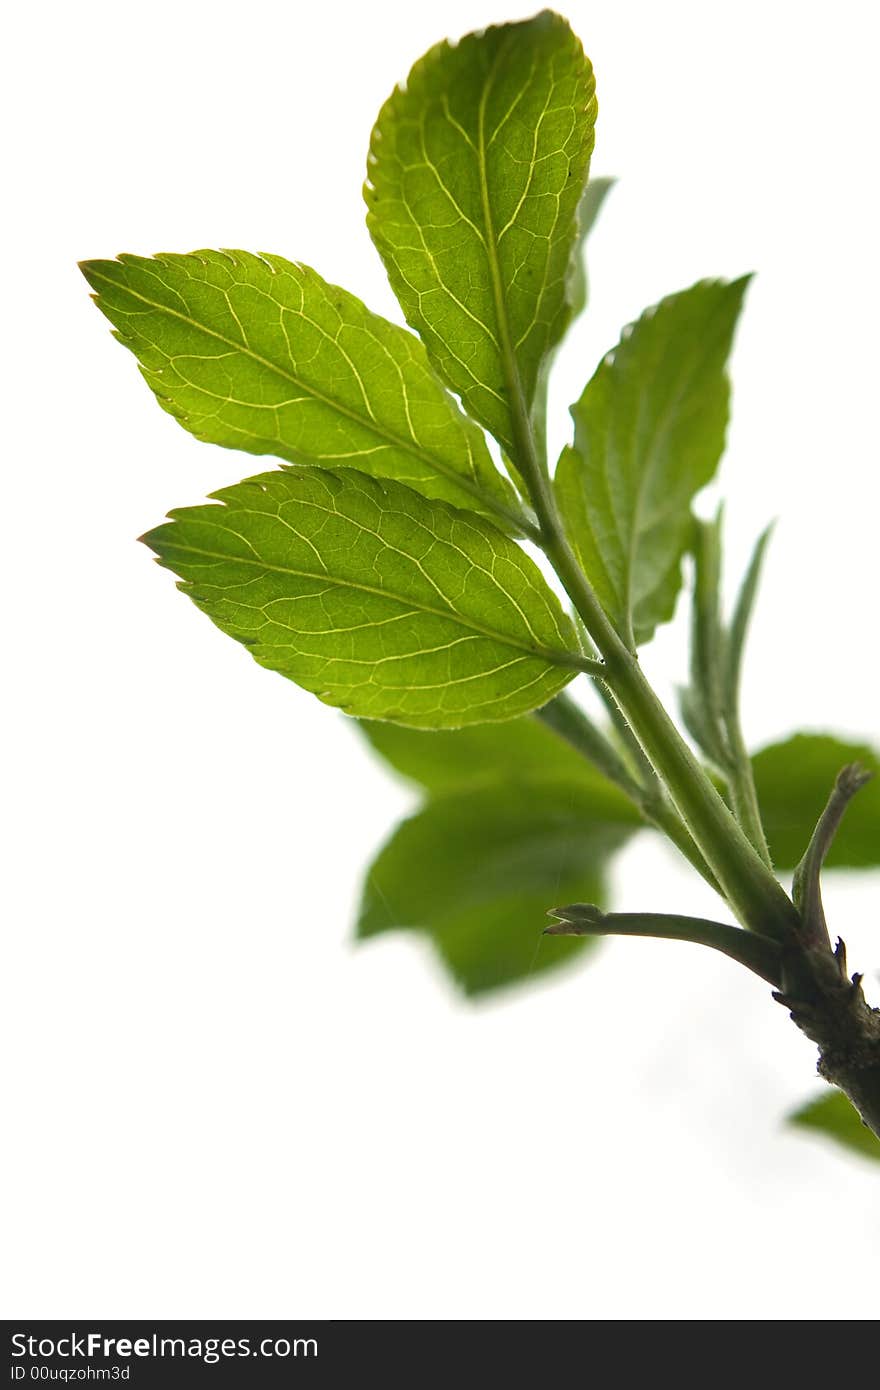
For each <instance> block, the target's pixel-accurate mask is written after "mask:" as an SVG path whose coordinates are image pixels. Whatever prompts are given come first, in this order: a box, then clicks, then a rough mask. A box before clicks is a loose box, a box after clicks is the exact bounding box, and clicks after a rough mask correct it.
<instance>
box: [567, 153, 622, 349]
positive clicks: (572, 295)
mask: <svg viewBox="0 0 880 1390" xmlns="http://www.w3.org/2000/svg"><path fill="white" fill-rule="evenodd" d="M613 187H614V179H590V181H589V183H588V184H587V186H586V188H585V189H584V194H583V197H582V198H581V201H580V206H579V208H578V235H577V242H576V244H575V248H574V253H573V255H572V260H571V267H570V269H569V278H568V303H569V313H570V316H571V317H570V319H569V322H572V321H573V320H574V319H576V318H577V317H578V315H579V314H582V313H583V312H584V309H586V307H587V299H588V295H589V281H588V279H587V258H586V254H585V251H586V243H587V237H588V236H589V235H590V232H591V231H592V230H593V228H594V226H595V225H596V219H597V218H598V216H599V213H600V212H601V211H602V205H603V203H604V202H605V199H606V198H607V197H608V194H609V193H610V192H611V189H612V188H613Z"/></svg>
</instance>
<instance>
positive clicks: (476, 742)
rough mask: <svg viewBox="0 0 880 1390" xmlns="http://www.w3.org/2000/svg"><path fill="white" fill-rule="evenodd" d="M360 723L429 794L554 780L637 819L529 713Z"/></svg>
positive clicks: (625, 803)
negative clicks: (497, 718)
mask: <svg viewBox="0 0 880 1390" xmlns="http://www.w3.org/2000/svg"><path fill="white" fill-rule="evenodd" d="M360 727H361V729H362V730H363V732H364V733H365V734H366V736H367V738H368V739H369V741H370V743H371V744H372V746H373V747H374V748H375V750H376V752H377V753H379V754H380V755H381V757H383V758H384V759H385V761H386V762H387V763H390V764H391V766H392V767H393V768H394V769H395V771H396V772H399V773H400V774H401V775H402V776H403V777H407V778H409V779H410V781H413V782H418V783H419V784H420V785H421V786H423V787H425V788H426V789H427V790H428V791H430V792H445V791H454V790H460V789H463V788H464V787H468V786H474V785H479V784H481V783H486V782H497V781H499V780H503V781H517V780H528V779H533V778H535V777H537V778H558V779H560V780H562V781H567V782H573V783H576V784H578V785H583V786H586V787H592V788H594V789H595V791H596V794H597V796H599V797H601V799H602V801H603V804H605V805H609V806H614V807H615V819H618V820H626V819H627V818H629V819H631V820H632V821H633V823H637V822H638V819H639V818H638V815H637V813H636V811H635V809H634V808H633V807H632V805H631V803H630V802H629V801H628V800H627V798H626V797H625V796H624V795H623V794H622V793H621V792H618V791H617V789H616V788H615V787H613V786H612V785H611V783H610V782H608V780H607V779H606V778H605V777H603V776H602V774H601V773H599V772H597V771H596V770H595V769H594V768H593V767H591V766H590V764H589V763H588V762H587V761H586V759H585V758H583V757H581V755H580V754H579V753H577V752H575V750H574V749H573V748H572V747H571V745H570V744H569V743H567V742H566V740H565V739H563V738H561V737H560V736H559V734H557V733H555V732H554V730H553V729H551V728H548V727H547V725H546V724H544V723H542V722H541V721H540V720H539V719H536V718H533V717H532V716H531V715H525V716H523V717H522V718H520V719H510V720H507V721H506V722H504V723H501V724H478V725H474V726H472V727H471V728H469V729H455V730H449V731H432V732H428V731H426V730H422V729H405V728H403V727H402V726H401V725H399V724H390V723H387V722H384V721H383V722H379V721H375V720H361V722H360Z"/></svg>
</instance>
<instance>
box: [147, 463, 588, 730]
mask: <svg viewBox="0 0 880 1390" xmlns="http://www.w3.org/2000/svg"><path fill="white" fill-rule="evenodd" d="M214 497H215V498H216V501H215V502H214V503H213V504H207V505H203V506H198V507H185V508H182V509H180V510H177V511H174V512H172V513H170V519H169V521H168V522H167V523H165V524H164V525H162V526H159V527H157V528H156V530H154V531H152V532H151V533H150V534H149V535H148V536H146V537H145V538H144V539H145V541H146V543H147V544H148V545H149V546H151V547H152V549H153V550H154V551H155V552H156V554H157V555H158V556H159V559H160V561H161V563H162V564H163V565H165V566H166V567H167V568H168V569H172V570H174V572H175V573H176V574H178V575H179V576H180V578H181V580H182V581H183V583H182V584H181V586H180V587H181V588H182V589H183V590H184V592H185V593H188V594H189V596H190V597H191V598H192V599H193V600H194V601H195V603H197V604H198V606H199V607H200V608H201V609H203V611H204V612H206V613H207V614H208V616H209V617H210V618H212V619H213V621H214V622H215V623H216V624H217V626H218V627H220V628H222V629H223V631H224V632H227V633H229V634H230V636H232V637H235V638H237V639H238V640H239V641H240V642H244V643H246V644H247V646H248V647H249V648H250V651H251V653H252V655H253V656H254V657H255V658H256V660H257V661H258V662H259V663H260V664H261V665H263V666H267V667H269V668H270V669H271V670H274V671H280V672H281V673H282V674H283V675H285V676H288V677H289V678H290V679H291V680H294V681H296V682H297V684H299V685H302V686H304V687H305V688H306V689H307V690H311V691H314V693H315V694H316V695H318V696H319V697H320V698H321V699H322V700H325V701H326V702H327V703H328V704H332V705H339V706H341V707H342V708H343V709H345V710H346V711H347V712H348V713H350V714H355V715H361V716H366V717H368V718H377V719H395V720H398V721H399V722H401V723H403V724H411V725H415V726H419V727H423V728H454V727H457V726H459V725H462V724H470V723H478V722H481V721H483V720H494V719H508V718H512V717H513V716H515V715H517V714H522V713H524V712H526V711H527V710H530V709H535V708H537V707H538V706H539V705H542V704H544V703H545V702H546V701H547V700H549V699H550V698H551V696H553V695H555V694H556V692H557V691H558V690H560V689H561V688H562V686H564V685H565V684H566V683H567V682H568V681H569V680H570V679H571V677H572V675H573V674H574V673H575V669H576V666H577V662H578V657H577V651H578V644H577V638H576V634H575V631H574V628H573V626H572V624H571V622H570V620H569V619H568V617H567V616H566V615H565V614H564V613H563V611H562V608H561V606H560V604H559V602H558V600H557V599H556V597H555V596H554V594H553V593H552V592H551V591H550V589H549V588H548V587H547V585H546V583H545V581H544V579H543V578H542V576H541V574H540V572H539V571H538V569H537V567H536V566H535V564H534V563H533V561H532V560H530V559H529V557H528V556H527V555H525V554H524V552H523V551H522V550H520V548H519V546H517V545H516V544H515V543H514V542H513V541H511V540H509V539H508V537H506V536H504V535H503V534H502V533H501V532H500V531H498V530H496V529H495V527H494V526H492V525H491V524H490V523H489V522H487V521H484V520H483V519H482V518H481V517H478V516H477V515H476V514H475V513H473V512H464V511H459V510H457V509H456V508H454V507H450V506H448V505H447V504H445V503H443V502H439V501H434V502H431V501H428V500H427V499H426V498H424V497H422V496H421V495H420V494H419V493H417V492H413V490H412V489H411V488H408V487H405V486H403V485H402V484H401V483H395V482H391V481H389V480H379V479H373V478H370V477H367V475H366V474H364V473H359V472H356V471H354V470H352V469H345V470H340V471H338V472H331V471H330V470H328V469H321V468H297V469H292V470H289V471H282V472H275V473H264V474H262V475H260V476H259V477H256V478H250V479H248V480H246V481H245V482H243V483H238V484H236V485H235V486H233V487H228V488H223V489H221V490H220V491H219V492H217V493H215V494H214Z"/></svg>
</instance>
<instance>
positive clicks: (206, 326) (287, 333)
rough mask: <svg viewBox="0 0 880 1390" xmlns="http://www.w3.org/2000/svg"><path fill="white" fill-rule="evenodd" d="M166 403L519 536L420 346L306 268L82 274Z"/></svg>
mask: <svg viewBox="0 0 880 1390" xmlns="http://www.w3.org/2000/svg"><path fill="white" fill-rule="evenodd" d="M82 269H83V273H84V274H85V276H86V279H87V280H88V282H89V284H90V285H91V286H92V288H93V289H94V290H95V291H96V299H97V304H98V307H99V308H100V309H102V310H103V312H104V313H105V314H106V315H107V317H108V318H109V319H110V321H111V323H113V324H114V325H115V327H116V330H117V337H118V338H119V339H120V341H121V342H123V343H124V344H125V346H126V347H128V348H130V349H131V351H132V352H133V353H134V354H135V355H136V356H137V358H138V361H139V362H140V364H141V371H142V372H143V375H144V377H145V379H146V381H147V382H148V384H149V385H150V386H151V387H152V389H153V390H154V391H155V393H156V396H157V398H158V400H159V403H160V404H161V405H162V406H163V407H164V409H165V410H167V411H169V412H170V414H172V415H173V416H175V418H176V419H177V420H179V421H180V423H181V424H182V425H183V426H184V427H185V428H186V429H188V430H189V431H190V433H191V434H194V435H195V436H196V438H197V439H203V440H206V441H208V442H209V443H213V444H223V445H226V446H227V447H229V448H234V449H244V450H246V451H247V452H248V453H251V454H273V455H274V456H275V457H276V458H279V459H286V460H287V461H288V462H292V463H324V464H327V465H328V466H333V467H336V466H339V465H342V466H351V467H355V468H358V469H360V470H361V471H362V472H365V473H370V474H372V475H373V476H377V477H384V478H396V479H398V481H400V482H404V483H408V484H409V486H410V487H413V488H415V489H416V490H417V491H418V492H421V493H423V494H424V495H425V496H426V497H439V498H443V499H445V500H446V501H448V502H454V503H455V505H456V506H458V507H473V508H475V509H476V510H478V511H482V512H485V513H488V514H491V515H493V516H495V517H496V518H499V519H500V521H501V523H502V524H503V525H505V526H506V527H507V528H508V529H514V530H515V529H519V528H521V521H522V515H521V512H520V509H519V504H518V503H517V501H516V498H515V496H514V493H513V490H512V488H511V487H510V484H509V483H508V482H507V481H506V479H504V478H502V477H501V475H500V473H498V471H497V470H496V468H495V467H494V465H493V463H492V460H491V458H490V457H489V453H488V450H487V448H486V442H485V439H484V438H483V435H482V432H481V431H480V430H479V429H477V427H476V426H475V425H474V424H473V423H472V422H471V421H469V420H467V419H466V418H465V416H464V415H462V413H461V411H460V410H459V409H458V406H457V405H456V404H455V402H454V401H453V399H452V397H451V396H450V395H449V393H448V392H447V391H446V390H444V388H443V387H442V385H441V384H440V382H439V381H438V379H437V377H436V376H435V375H434V373H433V371H432V370H431V368H430V366H429V365H428V361H427V358H426V355H425V350H424V348H423V347H422V345H421V343H420V342H419V341H418V339H417V338H414V337H413V335H412V334H411V333H408V332H407V331H406V330H405V329H402V328H398V327H397V326H396V325H395V324H392V323H388V322H387V321H386V320H385V319H382V318H379V317H378V315H377V314H371V313H370V311H369V310H368V309H366V308H365V307H364V305H363V304H362V303H361V302H360V300H358V299H356V298H355V297H354V295H351V294H348V293H347V292H346V291H345V290H341V289H339V288H338V286H336V285H329V284H327V282H326V281H324V280H322V279H321V277H320V276H319V275H317V274H316V273H315V272H314V271H313V270H310V269H309V268H308V267H307V266H303V265H295V264H293V263H292V262H291V261H286V260H284V259H283V258H282V257H281V256H254V255H250V254H249V253H247V252H245V251H198V252H195V253H193V254H192V255H188V256H172V255H165V256H155V257H153V258H150V259H147V258H145V257H142V256H120V258H119V259H118V260H116V261H89V262H87V263H86V264H85V265H83V267H82Z"/></svg>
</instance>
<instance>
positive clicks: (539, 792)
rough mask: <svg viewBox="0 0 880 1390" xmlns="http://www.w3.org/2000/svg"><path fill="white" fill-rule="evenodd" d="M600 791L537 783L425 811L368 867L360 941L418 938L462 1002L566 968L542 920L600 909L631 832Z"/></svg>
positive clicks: (570, 944)
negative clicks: (411, 933)
mask: <svg viewBox="0 0 880 1390" xmlns="http://www.w3.org/2000/svg"><path fill="white" fill-rule="evenodd" d="M609 790H610V792H611V793H613V795H607V796H606V795H604V794H603V792H602V790H601V789H597V788H594V787H590V786H587V785H582V784H578V783H574V782H570V781H565V782H563V781H559V780H555V779H544V780H538V779H537V778H535V779H532V780H523V781H522V782H513V783H500V784H497V785H487V786H482V787H481V786H473V787H470V788H469V789H468V790H466V791H461V792H451V793H448V794H446V795H443V796H439V797H437V798H436V799H434V800H432V801H430V802H429V803H428V805H427V806H426V807H425V808H424V809H423V810H422V811H419V812H418V813H417V814H416V815H415V816H412V817H411V818H410V819H409V820H405V821H403V822H402V823H401V825H400V826H398V828H397V830H396V831H395V832H394V834H393V836H392V837H391V839H390V840H389V841H388V843H387V844H386V845H385V847H384V849H382V851H381V852H380V854H379V855H378V857H377V859H376V861H375V862H374V864H373V866H372V868H371V869H370V872H369V875H368V877H367V881H366V884H365V888H364V896H363V903H362V906H361V913H360V920H359V923H358V929H357V930H358V936H359V937H368V936H374V935H376V934H377V933H379V932H385V931H392V930H396V929H399V928H415V929H419V930H422V931H424V932H425V933H426V934H427V935H428V936H429V938H430V939H431V941H432V942H433V944H434V946H435V947H436V949H437V950H438V951H439V953H440V956H441V957H442V959H443V960H444V961H445V963H446V965H447V966H448V967H449V969H450V970H451V972H452V974H453V976H454V977H455V979H456V980H457V982H458V983H459V985H460V986H461V987H462V989H463V990H464V991H465V993H467V994H479V993H482V992H484V991H487V990H491V989H496V988H498V987H499V986H501V985H507V984H511V983H514V982H515V981H521V980H526V979H528V978H529V977H531V976H532V975H534V974H537V973H539V972H542V971H545V970H548V969H551V968H554V967H557V966H559V965H561V964H563V963H564V962H566V961H569V960H570V959H571V958H572V956H574V955H577V954H579V951H580V950H581V949H582V948H583V942H581V941H578V940H575V941H570V940H568V939H563V940H560V941H554V940H551V939H549V938H544V937H542V932H543V930H544V927H545V926H546V925H547V918H546V912H547V909H548V908H550V907H552V906H553V905H554V903H556V902H560V901H568V900H573V899H574V898H578V897H580V898H584V897H586V898H588V899H589V900H590V901H592V902H599V903H601V902H602V901H604V899H605V891H606V885H605V870H606V867H607V864H608V861H609V859H610V857H611V855H612V854H613V853H614V851H615V850H616V849H618V848H619V847H620V846H621V845H622V844H623V843H624V842H625V841H626V839H627V838H628V837H629V836H630V835H631V834H632V831H633V828H634V827H633V825H632V823H631V820H629V819H627V820H621V819H618V813H619V811H620V807H619V805H618V802H617V797H616V793H614V788H610V789H609ZM626 811H627V816H628V817H629V816H630V814H631V813H630V811H629V808H628V807H627V808H626ZM557 946H558V947H561V949H560V950H557V949H556V948H557Z"/></svg>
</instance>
